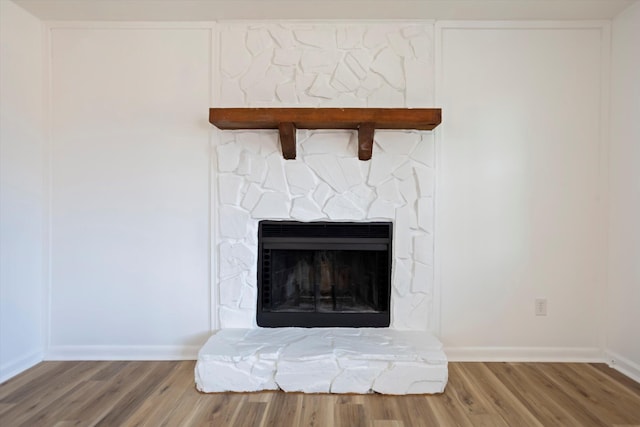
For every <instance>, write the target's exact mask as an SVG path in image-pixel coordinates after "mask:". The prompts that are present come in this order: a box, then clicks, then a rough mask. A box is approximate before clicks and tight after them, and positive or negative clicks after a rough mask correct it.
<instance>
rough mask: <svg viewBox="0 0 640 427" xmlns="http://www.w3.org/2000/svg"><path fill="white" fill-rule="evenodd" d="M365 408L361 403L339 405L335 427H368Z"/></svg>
mask: <svg viewBox="0 0 640 427" xmlns="http://www.w3.org/2000/svg"><path fill="white" fill-rule="evenodd" d="M366 424H367V423H366V417H365V411H364V407H363V406H362V405H361V404H359V403H338V404H336V406H335V411H334V419H333V425H334V426H336V427H366Z"/></svg>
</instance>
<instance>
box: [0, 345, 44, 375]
mask: <svg viewBox="0 0 640 427" xmlns="http://www.w3.org/2000/svg"><path fill="white" fill-rule="evenodd" d="M42 360H43V355H42V352H41V351H36V352H33V353H31V354H28V355H26V356H24V357H21V358H18V359H14V360H12V361H10V362H7V363H4V364H3V365H2V366H0V383H3V382H5V381H7V380H9V379H11V378H13V377H15V376H16V375H18V374H21V373H22V372H24V371H26V370H27V369H29V368H32V367H34V366H35V365H37V364H38V363H40V362H42Z"/></svg>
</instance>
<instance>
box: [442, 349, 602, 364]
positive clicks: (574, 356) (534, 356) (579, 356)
mask: <svg viewBox="0 0 640 427" xmlns="http://www.w3.org/2000/svg"><path fill="white" fill-rule="evenodd" d="M444 352H445V354H446V355H447V359H449V361H450V362H582V363H602V362H603V361H604V356H603V354H602V351H601V350H600V349H599V348H595V347H593V348H592V347H445V348H444Z"/></svg>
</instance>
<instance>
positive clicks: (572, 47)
mask: <svg viewBox="0 0 640 427" xmlns="http://www.w3.org/2000/svg"><path fill="white" fill-rule="evenodd" d="M438 27H439V28H440V29H441V32H440V44H439V46H438V48H439V49H440V55H439V59H440V62H436V63H437V64H438V65H439V76H440V77H439V80H438V81H437V83H436V94H437V97H436V102H437V103H439V104H440V105H441V106H442V108H443V124H442V125H441V127H440V130H439V132H440V136H441V138H440V144H439V150H440V151H439V153H440V161H441V163H440V165H439V170H440V175H439V178H440V185H439V188H438V194H439V199H438V203H437V223H438V226H437V230H436V251H437V253H438V257H439V259H440V270H439V272H440V273H439V278H440V280H441V289H442V302H441V303H442V308H441V309H442V339H443V341H444V344H445V346H446V348H447V352H448V354H449V356H450V357H452V358H453V359H466V358H471V359H476V360H477V359H478V358H479V359H484V360H490V359H505V358H506V359H517V358H524V359H528V360H532V359H545V358H551V359H556V360H558V359H562V358H567V359H572V360H575V359H577V358H587V359H590V358H591V359H597V358H598V357H599V352H598V348H599V345H600V343H599V325H600V322H601V319H600V316H599V307H600V306H601V304H602V301H601V299H600V296H601V289H602V285H603V284H602V280H601V277H600V275H601V270H600V269H601V268H602V266H604V263H605V258H604V256H605V252H604V251H603V247H602V241H601V239H602V237H601V233H602V232H601V230H602V215H601V213H600V212H601V210H602V205H601V204H600V202H599V197H601V195H602V194H601V191H600V186H601V176H600V172H599V171H600V155H601V151H600V135H601V91H602V87H603V85H602V83H603V82H602V80H601V79H602V76H603V72H604V70H603V64H604V63H605V62H606V60H607V57H606V56H604V57H603V55H602V53H601V52H602V49H603V45H606V43H607V41H606V34H605V33H603V30H602V28H601V27H600V26H599V25H595V26H592V25H589V24H586V27H584V28H583V27H581V26H580V24H576V25H575V28H574V25H570V24H567V25H564V24H556V25H555V26H551V25H547V24H541V25H536V24H533V25H531V24H526V23H520V24H509V23H495V24H492V23H475V24H474V23H441V24H440V25H439V26H438ZM536 298H547V299H548V315H547V316H546V317H536V316H535V315H534V300H535V299H536Z"/></svg>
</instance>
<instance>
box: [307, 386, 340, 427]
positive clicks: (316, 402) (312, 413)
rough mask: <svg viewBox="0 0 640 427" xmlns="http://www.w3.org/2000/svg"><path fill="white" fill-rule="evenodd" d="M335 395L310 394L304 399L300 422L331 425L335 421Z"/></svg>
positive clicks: (310, 424)
mask: <svg viewBox="0 0 640 427" xmlns="http://www.w3.org/2000/svg"><path fill="white" fill-rule="evenodd" d="M335 399H336V397H335V395H330V394H309V395H308V396H304V398H303V399H302V408H301V410H302V413H301V416H300V423H301V425H304V426H309V427H316V426H329V425H333V422H334V417H333V413H334V406H335Z"/></svg>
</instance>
